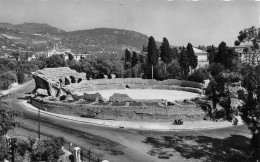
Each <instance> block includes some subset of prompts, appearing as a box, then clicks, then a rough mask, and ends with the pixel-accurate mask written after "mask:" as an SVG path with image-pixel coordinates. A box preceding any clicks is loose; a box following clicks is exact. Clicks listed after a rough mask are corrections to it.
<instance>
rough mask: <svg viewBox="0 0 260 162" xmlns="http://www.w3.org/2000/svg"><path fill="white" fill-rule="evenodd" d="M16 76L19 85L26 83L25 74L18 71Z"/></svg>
mask: <svg viewBox="0 0 260 162" xmlns="http://www.w3.org/2000/svg"><path fill="white" fill-rule="evenodd" d="M16 76H17V80H18V83H23V82H24V79H25V77H24V73H23V72H21V71H18V72H17V74H16Z"/></svg>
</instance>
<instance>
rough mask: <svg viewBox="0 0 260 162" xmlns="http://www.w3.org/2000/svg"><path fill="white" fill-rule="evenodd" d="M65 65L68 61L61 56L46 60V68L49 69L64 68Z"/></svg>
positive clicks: (53, 56)
mask: <svg viewBox="0 0 260 162" xmlns="http://www.w3.org/2000/svg"><path fill="white" fill-rule="evenodd" d="M65 65H66V61H65V59H64V57H62V56H61V55H52V56H51V57H49V58H47V59H46V66H47V67H49V68H53V67H64V66H65Z"/></svg>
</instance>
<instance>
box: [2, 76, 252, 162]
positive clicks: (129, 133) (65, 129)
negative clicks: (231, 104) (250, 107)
mask: <svg viewBox="0 0 260 162" xmlns="http://www.w3.org/2000/svg"><path fill="white" fill-rule="evenodd" d="M34 86H35V84H34V81H33V80H32V81H29V82H27V83H25V84H24V86H22V87H21V88H19V89H17V90H14V91H12V92H11V93H13V94H15V96H14V97H13V98H7V99H6V100H4V102H5V103H6V104H7V105H9V107H11V108H13V109H18V110H21V111H22V112H23V113H24V116H23V117H22V118H20V119H19V120H21V121H22V122H23V123H24V124H23V128H18V129H17V130H18V131H20V132H23V133H24V134H29V135H30V136H34V137H37V134H36V133H37V130H38V121H37V119H38V114H37V113H36V112H32V111H28V110H27V109H26V108H24V106H23V105H22V104H21V101H22V100H24V99H27V97H28V96H29V94H30V92H31V91H32V90H33V89H34ZM40 122H41V129H40V130H41V137H47V136H62V137H64V138H65V140H66V141H68V142H72V143H73V144H75V145H77V146H80V147H81V148H83V149H84V150H88V149H91V150H92V151H94V152H95V153H96V154H97V155H100V156H101V157H102V159H107V160H109V161H114V162H135V161H136V162H157V161H158V162H159V161H162V159H158V158H157V157H155V156H150V155H149V154H147V152H148V151H149V150H150V149H151V148H152V146H150V145H148V144H145V143H144V142H142V141H144V140H145V138H146V137H149V136H152V137H160V136H163V135H179V136H180V135H181V136H186V135H194V136H208V137H214V138H226V137H229V136H230V135H231V134H237V135H238V134H239V135H243V136H246V137H251V135H250V132H249V131H248V130H247V128H246V127H245V126H238V127H236V128H235V129H234V127H229V128H223V129H215V130H197V131H180V132H155V131H137V130H126V129H117V128H108V127H102V126H94V125H88V124H82V123H78V122H72V121H67V120H64V119H60V118H55V117H52V116H48V115H45V114H41V118H40ZM163 161H165V162H167V161H186V160H185V159H183V158H182V157H181V156H180V155H178V156H177V155H174V157H173V158H171V160H163Z"/></svg>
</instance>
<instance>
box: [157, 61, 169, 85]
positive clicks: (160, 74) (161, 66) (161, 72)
mask: <svg viewBox="0 0 260 162" xmlns="http://www.w3.org/2000/svg"><path fill="white" fill-rule="evenodd" d="M165 67H166V64H165V63H164V62H163V61H159V62H158V65H157V66H156V68H155V76H154V77H155V78H156V79H157V80H165V79H167V77H166V73H165Z"/></svg>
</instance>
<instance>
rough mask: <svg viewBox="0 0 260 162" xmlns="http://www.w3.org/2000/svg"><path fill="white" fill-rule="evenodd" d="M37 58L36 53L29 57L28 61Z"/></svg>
mask: <svg viewBox="0 0 260 162" xmlns="http://www.w3.org/2000/svg"><path fill="white" fill-rule="evenodd" d="M35 59H36V57H35V55H34V54H33V55H32V56H31V57H28V61H32V60H35Z"/></svg>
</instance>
